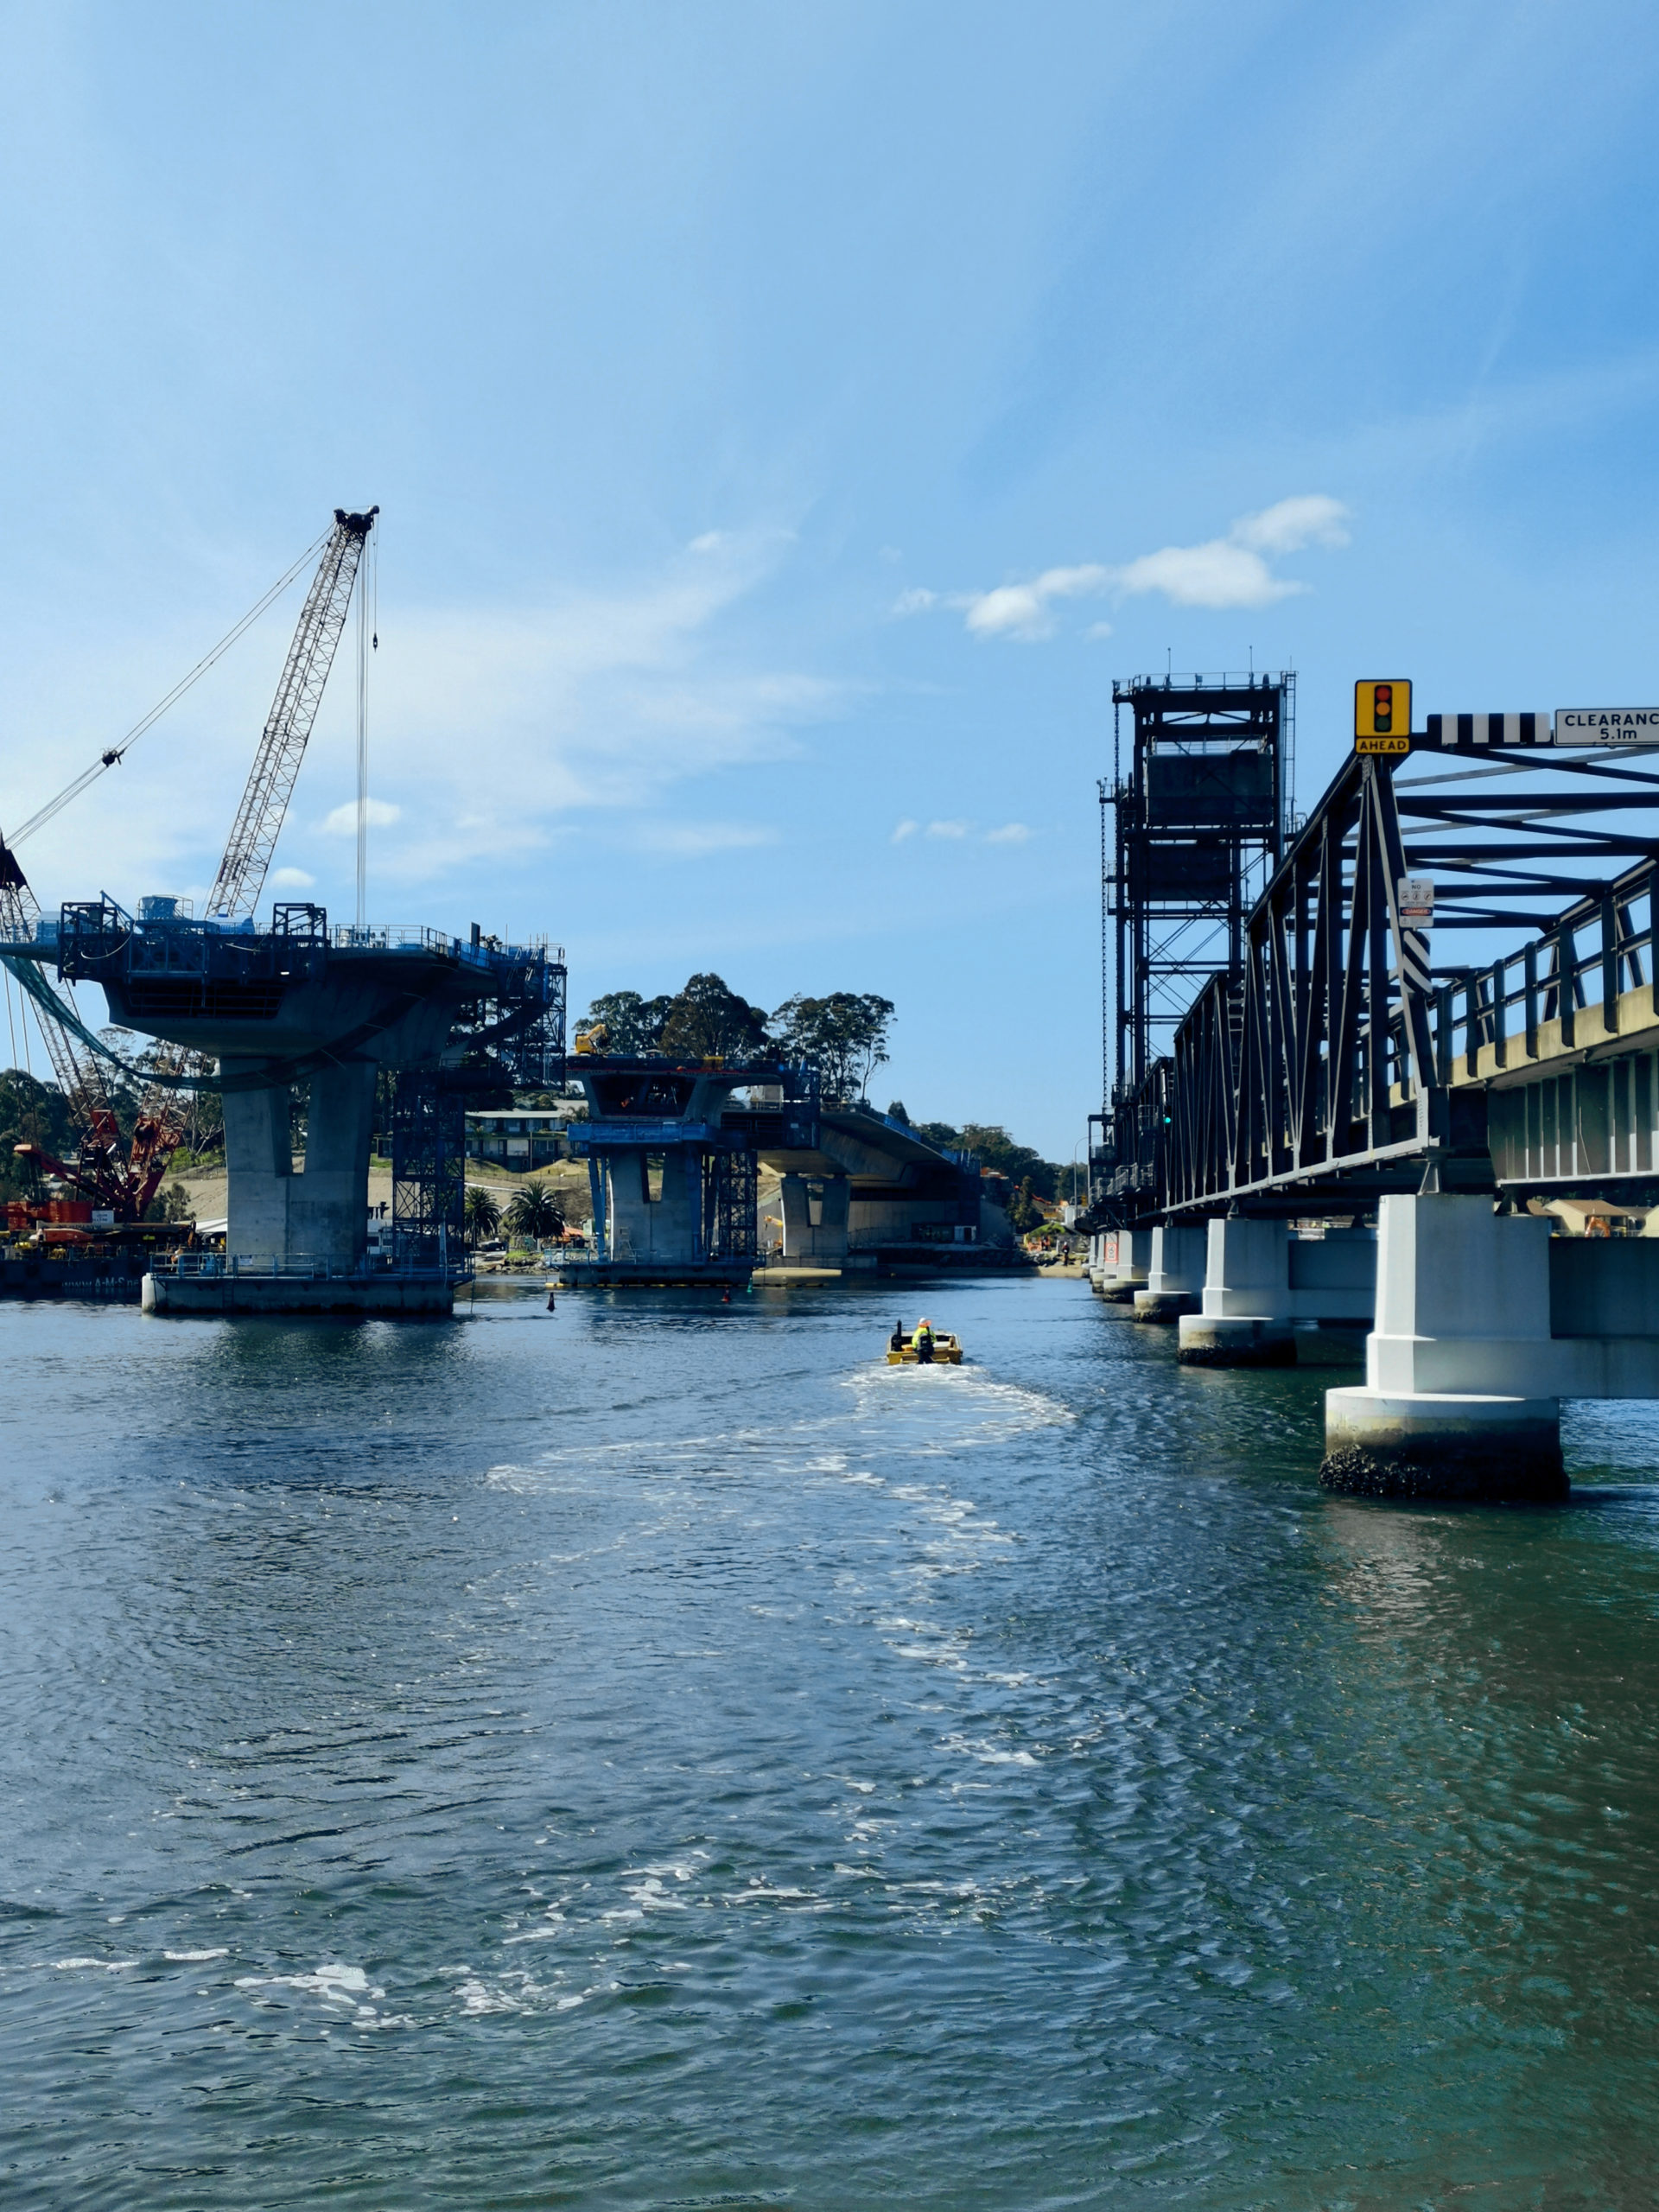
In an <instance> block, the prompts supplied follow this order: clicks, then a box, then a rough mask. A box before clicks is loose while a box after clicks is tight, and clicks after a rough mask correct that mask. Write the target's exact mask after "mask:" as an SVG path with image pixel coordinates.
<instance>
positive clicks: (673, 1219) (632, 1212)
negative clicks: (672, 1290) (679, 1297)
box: [600, 1145, 705, 1266]
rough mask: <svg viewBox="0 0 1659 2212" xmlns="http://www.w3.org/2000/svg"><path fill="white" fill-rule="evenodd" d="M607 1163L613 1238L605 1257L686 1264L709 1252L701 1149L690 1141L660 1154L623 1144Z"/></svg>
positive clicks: (608, 1195) (607, 1211)
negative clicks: (705, 1250) (704, 1241)
mask: <svg viewBox="0 0 1659 2212" xmlns="http://www.w3.org/2000/svg"><path fill="white" fill-rule="evenodd" d="M604 1166H605V1174H606V1199H607V1205H606V1215H607V1227H608V1230H609V1241H608V1249H607V1250H605V1251H603V1252H602V1253H601V1255H600V1256H601V1258H605V1259H610V1260H615V1261H622V1262H634V1263H635V1264H638V1265H645V1264H647V1263H660V1264H662V1265H664V1266H671V1265H681V1266H683V1265H686V1264H688V1263H694V1262H698V1261H701V1260H702V1258H703V1257H704V1256H705V1255H704V1253H703V1250H702V1234H701V1230H702V1154H701V1153H700V1152H698V1151H696V1148H695V1147H692V1146H690V1145H670V1146H668V1147H666V1148H665V1149H664V1151H663V1152H662V1153H661V1154H647V1153H645V1152H644V1151H635V1150H633V1149H632V1147H631V1148H629V1149H628V1150H626V1151H623V1150H620V1149H619V1150H617V1151H615V1152H612V1153H607V1154H606V1155H605V1162H604ZM653 1192H655V1194H656V1195H655V1196H653V1195H652V1193H653Z"/></svg>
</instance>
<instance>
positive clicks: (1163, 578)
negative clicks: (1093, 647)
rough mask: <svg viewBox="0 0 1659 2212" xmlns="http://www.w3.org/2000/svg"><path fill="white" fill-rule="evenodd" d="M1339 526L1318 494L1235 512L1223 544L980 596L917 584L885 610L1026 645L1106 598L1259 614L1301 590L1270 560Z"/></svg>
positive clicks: (1340, 532)
mask: <svg viewBox="0 0 1659 2212" xmlns="http://www.w3.org/2000/svg"><path fill="white" fill-rule="evenodd" d="M1347 520H1348V510H1347V509H1346V507H1344V505H1343V504H1342V502H1341V501H1340V500H1339V499H1332V498H1330V497H1329V496H1328V494H1326V493H1322V492H1309V493H1299V494H1298V495H1297V496H1296V497H1294V498H1293V499H1280V500H1278V501H1277V502H1276V503H1275V504H1274V505H1273V506H1270V507H1263V508H1262V510H1261V511H1260V512H1259V513H1256V514H1249V515H1241V516H1240V517H1239V518H1238V520H1237V521H1236V523H1235V524H1233V526H1232V528H1231V529H1230V531H1228V533H1227V535H1226V536H1225V537H1211V538H1208V539H1206V540H1205V542H1204V543H1202V544H1200V545H1166V546H1163V547H1161V548H1160V550H1158V551H1157V552H1155V553H1142V554H1141V555H1140V556H1138V557H1137V558H1136V559H1135V560H1133V561H1127V562H1124V563H1121V564H1120V565H1118V566H1116V567H1110V566H1108V565H1107V564H1106V563H1103V562H1098V561H1084V562H1079V563H1075V564H1074V565H1073V566H1071V567H1069V568H1058V569H1044V570H1043V571H1042V573H1041V574H1040V575H1036V576H1033V577H1032V578H1031V580H1030V581H1029V582H1025V583H1006V584H997V585H995V586H993V588H991V589H990V590H988V591H966V592H938V591H931V590H929V589H927V588H925V587H924V586H917V587H915V588H912V589H911V590H909V591H906V592H905V593H904V594H902V595H901V596H900V597H899V601H898V602H897V603H896V605H895V607H894V608H893V612H894V613H895V614H922V613H927V612H929V611H930V610H931V609H932V608H934V607H953V608H957V609H959V610H960V611H961V613H962V614H963V626H964V627H965V628H966V629H967V630H968V632H969V634H970V635H972V636H974V637H976V638H1004V639H1019V640H1020V641H1022V642H1024V643H1027V644H1031V643H1035V642H1037V641H1039V640H1040V639H1044V638H1052V636H1053V635H1054V634H1055V632H1056V631H1057V630H1058V627H1059V612H1058V610H1059V607H1060V606H1061V604H1062V603H1063V602H1064V601H1066V600H1071V599H1094V598H1100V597H1102V596H1103V595H1104V594H1108V593H1114V594H1118V595H1120V596H1124V597H1132V596H1135V595H1136V594H1141V593H1145V592H1160V593H1161V594H1163V596H1164V597H1165V598H1166V599H1167V600H1169V601H1171V602H1172V603H1173V605H1175V606H1177V607H1216V608H1226V607H1268V606H1270V605H1271V604H1272V603H1273V601H1274V600H1278V599H1287V598H1289V597H1290V596H1291V595H1292V594H1294V593H1298V592H1304V591H1306V590H1307V589H1308V588H1309V587H1308V586H1307V585H1306V584H1305V583H1301V582H1297V581H1296V580H1295V579H1294V578H1292V577H1287V576H1281V575H1277V574H1276V573H1275V572H1274V569H1272V568H1271V567H1270V566H1269V562H1270V560H1271V559H1273V558H1276V557H1278V556H1281V555H1284V554H1288V553H1299V552H1301V551H1302V550H1304V549H1305V548H1306V547H1307V546H1310V545H1323V546H1337V545H1345V544H1346V543H1348V531H1347ZM1086 634H1087V635H1088V636H1089V637H1090V638H1109V637H1110V636H1111V634H1112V626H1111V625H1110V623H1109V622H1093V623H1090V626H1089V627H1088V630H1087V632H1086Z"/></svg>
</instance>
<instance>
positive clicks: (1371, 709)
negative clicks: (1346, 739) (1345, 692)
mask: <svg viewBox="0 0 1659 2212" xmlns="http://www.w3.org/2000/svg"><path fill="white" fill-rule="evenodd" d="M1354 750H1355V752H1356V753H1409V752H1410V750H1411V683H1410V681H1409V679H1408V677H1402V676H1389V677H1375V676H1372V677H1366V678H1365V679H1364V680H1363V682H1362V683H1356V684H1355V686H1354Z"/></svg>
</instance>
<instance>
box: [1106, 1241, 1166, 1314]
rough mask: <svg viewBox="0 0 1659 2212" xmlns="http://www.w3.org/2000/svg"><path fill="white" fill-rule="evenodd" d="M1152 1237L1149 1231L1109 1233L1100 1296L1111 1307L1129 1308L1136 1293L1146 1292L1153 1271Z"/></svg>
mask: <svg viewBox="0 0 1659 2212" xmlns="http://www.w3.org/2000/svg"><path fill="white" fill-rule="evenodd" d="M1153 1235H1154V1232H1153V1231H1152V1230H1150V1229H1114V1230H1107V1232H1106V1257H1105V1264H1104V1266H1103V1269H1102V1271H1101V1282H1100V1294H1101V1296H1102V1297H1103V1299H1105V1300H1107V1301H1108V1302H1109V1304H1111V1305H1113V1306H1128V1305H1129V1304H1130V1303H1131V1302H1132V1300H1134V1297H1135V1292H1136V1291H1137V1290H1144V1289H1145V1288H1146V1287H1147V1275H1148V1274H1150V1273H1151V1271H1152V1239H1153Z"/></svg>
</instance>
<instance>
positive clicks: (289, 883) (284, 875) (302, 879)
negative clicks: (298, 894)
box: [265, 868, 317, 891]
mask: <svg viewBox="0 0 1659 2212" xmlns="http://www.w3.org/2000/svg"><path fill="white" fill-rule="evenodd" d="M265 880H266V882H267V884H268V885H269V887H270V889H271V890H272V891H309V890H310V889H311V887H312V886H313V885H314V884H315V882H316V880H317V879H316V877H315V875H308V874H306V872H305V870H304V869H303V868H273V869H272V870H271V872H270V875H269V876H268V877H267V878H266V879H265Z"/></svg>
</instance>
